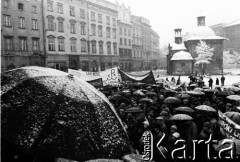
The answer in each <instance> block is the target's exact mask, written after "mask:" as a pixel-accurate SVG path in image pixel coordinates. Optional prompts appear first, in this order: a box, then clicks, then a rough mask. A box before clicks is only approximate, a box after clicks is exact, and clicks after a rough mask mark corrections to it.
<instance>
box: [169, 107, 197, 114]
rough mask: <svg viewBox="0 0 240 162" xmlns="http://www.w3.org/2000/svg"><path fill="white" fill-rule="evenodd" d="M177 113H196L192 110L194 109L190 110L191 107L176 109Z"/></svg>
mask: <svg viewBox="0 0 240 162" xmlns="http://www.w3.org/2000/svg"><path fill="white" fill-rule="evenodd" d="M174 110H175V111H177V112H178V111H180V112H190V113H192V112H194V110H193V109H192V108H190V107H184V106H183V107H177V108H175V109H174Z"/></svg>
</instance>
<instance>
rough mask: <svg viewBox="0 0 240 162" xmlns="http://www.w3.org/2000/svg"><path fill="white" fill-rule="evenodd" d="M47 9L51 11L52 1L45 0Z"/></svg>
mask: <svg viewBox="0 0 240 162" xmlns="http://www.w3.org/2000/svg"><path fill="white" fill-rule="evenodd" d="M47 10H48V11H51V12H53V2H52V1H48V2H47Z"/></svg>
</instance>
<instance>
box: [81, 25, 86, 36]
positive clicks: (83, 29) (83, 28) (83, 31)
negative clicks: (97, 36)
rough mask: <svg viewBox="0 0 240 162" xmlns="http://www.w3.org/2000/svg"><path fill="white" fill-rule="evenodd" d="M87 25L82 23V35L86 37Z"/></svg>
mask: <svg viewBox="0 0 240 162" xmlns="http://www.w3.org/2000/svg"><path fill="white" fill-rule="evenodd" d="M85 28H86V24H85V23H81V35H85V34H86V30H85Z"/></svg>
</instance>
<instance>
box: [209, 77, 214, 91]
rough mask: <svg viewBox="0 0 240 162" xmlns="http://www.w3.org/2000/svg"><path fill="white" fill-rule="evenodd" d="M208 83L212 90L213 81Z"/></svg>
mask: <svg viewBox="0 0 240 162" xmlns="http://www.w3.org/2000/svg"><path fill="white" fill-rule="evenodd" d="M208 83H209V87H210V88H211V89H212V85H213V80H212V78H210V79H209V81H208Z"/></svg>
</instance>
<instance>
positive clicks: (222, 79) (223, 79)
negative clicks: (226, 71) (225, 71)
mask: <svg viewBox="0 0 240 162" xmlns="http://www.w3.org/2000/svg"><path fill="white" fill-rule="evenodd" d="M224 82H225V77H224V76H223V75H222V77H221V84H222V86H224Z"/></svg>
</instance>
